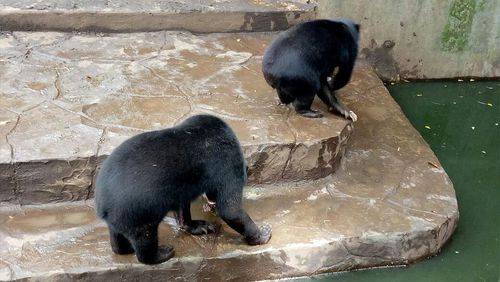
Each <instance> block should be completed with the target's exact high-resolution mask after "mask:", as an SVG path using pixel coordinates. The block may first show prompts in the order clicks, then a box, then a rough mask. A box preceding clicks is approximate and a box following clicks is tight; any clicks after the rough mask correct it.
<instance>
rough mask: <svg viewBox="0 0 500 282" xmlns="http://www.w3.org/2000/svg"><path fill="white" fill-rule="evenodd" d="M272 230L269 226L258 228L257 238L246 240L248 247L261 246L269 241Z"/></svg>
mask: <svg viewBox="0 0 500 282" xmlns="http://www.w3.org/2000/svg"><path fill="white" fill-rule="evenodd" d="M271 233H272V228H271V225H269V224H265V225H263V226H261V227H259V235H258V236H257V237H252V238H247V243H248V244H249V245H263V244H266V243H267V242H269V240H270V239H271Z"/></svg>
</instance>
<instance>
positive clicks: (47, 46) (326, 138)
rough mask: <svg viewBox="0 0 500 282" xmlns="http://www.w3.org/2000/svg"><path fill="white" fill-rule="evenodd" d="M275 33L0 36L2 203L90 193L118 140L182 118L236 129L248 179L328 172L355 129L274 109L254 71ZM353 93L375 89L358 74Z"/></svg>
mask: <svg viewBox="0 0 500 282" xmlns="http://www.w3.org/2000/svg"><path fill="white" fill-rule="evenodd" d="M271 37H272V34H260V33H259V34H251V35H249V34H246V35H245V34H215V35H204V36H194V35H192V34H190V33H181V32H155V33H134V34H115V35H93V34H92V35H89V34H81V35H79V34H68V33H24V32H15V33H7V34H3V35H1V36H0V46H1V48H2V49H1V50H2V51H1V52H0V81H2V83H1V84H0V201H6V202H11V203H20V204H36V203H49V202H61V201H73V200H85V199H88V198H90V197H92V193H93V190H92V177H93V175H94V174H95V171H96V169H97V167H98V166H99V164H100V163H101V162H102V160H103V159H104V158H105V157H106V156H108V155H109V154H110V153H111V151H112V150H113V149H114V148H115V147H116V146H117V145H119V144H120V143H121V142H122V141H124V140H125V139H127V138H129V137H131V136H133V135H135V134H137V133H140V132H143V131H146V130H155V129H162V128H165V127H170V126H172V125H174V124H176V123H178V122H180V121H182V120H183V119H185V118H186V117H188V116H190V115H194V114H197V113H210V114H215V115H218V116H220V117H222V118H223V119H224V120H226V121H227V122H228V123H229V124H230V125H231V126H232V128H233V129H234V130H235V132H236V134H237V136H238V138H239V139H240V141H241V143H242V145H243V148H244V154H245V156H246V159H247V161H248V165H249V169H250V170H249V184H262V183H277V182H282V181H297V180H313V179H318V178H322V177H325V176H328V175H330V174H331V173H333V172H334V171H335V170H336V169H337V167H338V165H339V161H340V158H341V157H342V155H343V152H344V147H345V144H346V142H347V139H348V137H349V136H350V134H351V131H352V124H351V123H350V121H347V120H345V119H343V118H340V117H337V116H334V115H332V114H328V113H326V107H325V106H324V105H321V103H318V104H316V105H315V107H316V108H319V109H321V110H323V111H324V112H325V113H326V114H325V117H324V118H322V119H319V120H312V119H306V118H302V117H300V116H298V115H296V114H295V112H294V111H293V110H292V109H291V108H288V107H286V106H282V105H278V104H279V103H278V97H277V95H276V93H275V92H274V90H273V89H272V88H271V87H269V86H268V85H267V84H266V82H265V81H264V79H263V77H262V74H261V70H260V68H261V59H262V53H263V50H264V48H265V46H266V45H267V43H268V42H269V40H270V38H271ZM353 80H354V81H353V84H352V85H353V87H352V88H351V89H352V91H353V92H354V91H359V92H360V91H364V90H366V89H369V88H372V87H375V86H377V85H381V82H380V81H379V80H378V79H377V78H376V76H375V75H374V74H373V73H372V72H370V71H368V70H367V69H364V70H361V69H359V70H357V71H356V74H355V77H354V79H353Z"/></svg>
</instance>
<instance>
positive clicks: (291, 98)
mask: <svg viewBox="0 0 500 282" xmlns="http://www.w3.org/2000/svg"><path fill="white" fill-rule="evenodd" d="M358 39H359V25H358V24H356V23H354V22H352V21H351V20H348V19H340V20H313V21H309V22H305V23H301V24H298V25H296V26H294V27H292V28H290V29H288V30H287V31H284V32H282V33H280V34H279V35H278V36H277V37H276V38H275V39H274V40H273V41H272V42H271V44H270V45H269V47H268V48H267V49H266V51H265V53H264V58H263V62H262V72H263V73H264V78H265V79H266V81H267V83H268V84H269V85H270V86H271V87H273V88H275V89H276V91H277V93H278V96H279V99H280V101H281V102H282V103H284V104H290V103H293V105H294V107H295V110H296V112H297V113H299V114H301V115H303V116H305V117H310V118H319V117H322V114H321V113H319V112H318V111H314V110H311V105H312V102H313V100H314V97H315V96H316V95H318V97H319V98H320V99H321V100H322V101H323V102H324V103H325V104H326V105H327V106H328V107H329V110H330V111H336V112H338V113H340V114H342V115H344V116H345V117H346V118H351V119H353V120H356V118H357V117H356V115H355V114H354V113H353V112H352V111H350V110H348V109H347V108H345V107H344V106H343V105H341V104H340V103H339V102H338V101H337V99H336V97H335V95H334V91H336V90H338V89H340V88H342V87H344V86H345V85H346V84H347V83H348V82H349V80H350V78H351V74H352V70H353V68H354V63H355V61H356V57H357V55H358ZM336 68H338V71H337V73H336V74H335V75H334V77H332V75H333V73H334V71H335V70H336ZM330 78H331V80H332V82H331V83H330V82H329V81H328V80H329V79H330Z"/></svg>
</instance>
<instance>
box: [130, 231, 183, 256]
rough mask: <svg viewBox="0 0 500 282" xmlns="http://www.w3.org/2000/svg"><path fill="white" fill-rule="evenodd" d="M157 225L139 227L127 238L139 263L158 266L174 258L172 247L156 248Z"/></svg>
mask: <svg viewBox="0 0 500 282" xmlns="http://www.w3.org/2000/svg"><path fill="white" fill-rule="evenodd" d="M158 225H159V224H147V225H145V226H141V227H139V228H137V229H136V230H135V231H134V232H132V234H130V236H129V239H130V241H131V242H132V245H133V246H134V249H135V254H136V256H137V259H138V260H139V262H141V263H144V264H159V263H162V262H165V261H167V260H169V259H170V258H172V257H173V256H174V249H173V248H172V247H170V246H163V247H158Z"/></svg>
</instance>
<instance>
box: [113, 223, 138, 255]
mask: <svg viewBox="0 0 500 282" xmlns="http://www.w3.org/2000/svg"><path fill="white" fill-rule="evenodd" d="M109 241H110V243H111V249H112V250H113V252H114V253H115V254H117V255H128V254H132V253H134V248H132V245H130V242H129V241H128V239H127V238H126V237H125V236H123V235H122V234H121V233H118V232H116V231H113V230H112V229H109Z"/></svg>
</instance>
